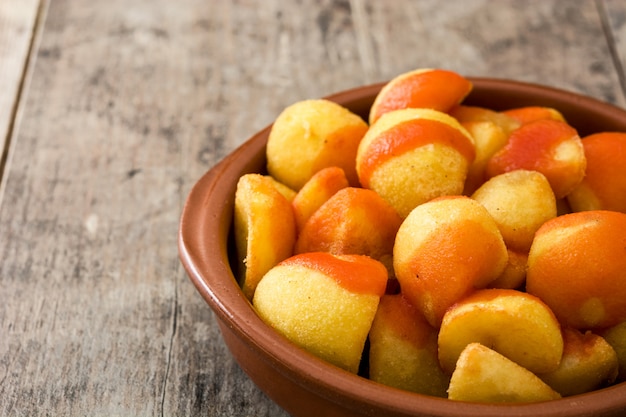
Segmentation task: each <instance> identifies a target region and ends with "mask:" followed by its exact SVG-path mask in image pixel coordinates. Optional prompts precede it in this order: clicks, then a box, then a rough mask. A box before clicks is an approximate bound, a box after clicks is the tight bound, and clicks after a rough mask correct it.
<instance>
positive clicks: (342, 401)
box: [179, 78, 626, 417]
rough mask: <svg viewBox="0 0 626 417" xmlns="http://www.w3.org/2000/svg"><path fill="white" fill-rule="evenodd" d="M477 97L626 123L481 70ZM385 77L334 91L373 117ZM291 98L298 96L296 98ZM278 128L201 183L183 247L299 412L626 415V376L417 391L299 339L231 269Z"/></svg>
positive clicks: (234, 343) (254, 363)
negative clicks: (242, 192) (517, 392)
mask: <svg viewBox="0 0 626 417" xmlns="http://www.w3.org/2000/svg"><path fill="white" fill-rule="evenodd" d="M472 81H473V83H474V90H473V92H472V93H471V95H470V96H469V97H468V98H467V99H466V103H467V104H471V105H478V106H484V107H488V108H492V109H496V110H501V109H506V108H512V107H519V106H525V105H544V106H550V107H554V108H557V109H559V110H560V111H561V112H562V113H563V114H564V116H565V117H566V119H567V120H568V121H569V122H570V123H571V124H572V125H573V126H574V127H576V128H577V129H578V130H579V132H580V134H581V136H583V135H586V134H589V133H592V132H597V131H611V130H613V131H626V111H624V110H622V109H619V108H616V107H614V106H611V105H608V104H606V103H602V102H599V101H597V100H594V99H591V98H588V97H583V96H580V95H577V94H572V93H569V92H565V91H561V90H556V89H552V88H546V87H542V86H538V85H530V84H525V83H519V82H512V81H505V80H498V79H482V78H473V79H472ZM381 86H382V84H378V85H371V86H366V87H362V88H357V89H353V90H349V91H345V92H342V93H338V94H335V95H332V96H330V97H328V98H329V99H330V100H333V101H336V102H337V103H339V104H342V105H344V106H346V107H347V108H349V109H351V110H352V111H354V112H356V113H358V114H360V115H361V116H362V117H363V118H364V119H365V120H367V114H368V111H369V107H370V105H371V104H372V102H373V100H374V97H375V95H376V94H377V92H378V91H379V90H380V88H381ZM287 104H289V103H287ZM269 130H270V128H269V127H267V128H265V129H263V130H262V131H260V132H259V133H257V134H256V135H254V136H253V137H252V138H251V139H249V140H248V141H247V142H246V143H244V144H243V145H242V146H241V147H239V148H238V149H237V150H235V151H234V152H233V153H231V154H230V155H228V156H227V157H226V158H225V159H224V160H223V161H222V162H220V163H219V164H217V165H216V166H215V167H213V168H212V169H211V170H210V171H209V172H207V174H206V175H204V176H203V177H202V178H201V179H200V180H199V181H198V183H197V184H196V185H195V186H194V188H193V189H192V190H191V193H190V194H189V197H188V199H187V202H186V205H185V207H184V209H183V213H182V218H181V224H180V234H179V251H180V257H181V260H182V263H183V265H184V267H185V269H186V270H187V272H188V274H189V276H190V278H191V280H192V281H193V283H194V284H195V286H196V288H197V289H198V291H199V292H200V294H201V295H202V297H203V298H204V299H205V300H206V302H207V303H208V304H209V306H210V307H211V308H212V309H213V311H214V312H215V315H216V317H217V320H218V323H219V326H220V329H221V332H222V336H223V338H224V340H225V342H226V344H227V345H228V348H229V349H230V351H231V353H232V355H233V356H234V357H235V359H236V360H237V361H238V362H239V364H240V365H241V367H242V368H243V370H244V371H245V372H246V373H247V374H248V375H249V376H250V378H251V379H252V380H253V381H254V382H255V383H256V384H257V385H258V386H259V387H260V388H261V389H262V390H263V391H265V392H266V393H267V395H268V396H269V397H270V398H272V399H273V400H274V401H276V403H278V404H279V405H280V406H281V407H283V408H284V409H285V410H286V411H287V412H289V413H290V414H292V415H293V416H315V417H319V416H325V417H329V416H446V417H452V416H454V417H472V416H475V417H490V416H498V417H500V416H517V417H522V416H525V417H537V416H553V417H556V416H559V417H565V416H616V417H617V416H624V415H626V383H622V384H619V385H615V386H612V387H610V388H606V389H602V390H598V391H595V392H592V393H587V394H583V395H578V396H573V397H569V398H564V399H560V400H555V401H549V402H543V403H535V404H526V405H512V404H509V405H498V404H472V403H463V402H455V401H450V400H446V399H440V398H434V397H429V396H424V395H418V394H413V393H408V392H405V391H401V390H397V389H394V388H390V387H386V386H383V385H380V384H377V383H375V382H372V381H369V380H367V379H365V378H362V377H359V376H357V375H353V374H350V373H348V372H346V371H343V370H341V369H339V368H336V367H334V366H332V365H330V364H328V363H326V362H323V361H322V360H319V359H318V358H316V357H314V356H312V355H310V354H308V353H307V352H305V351H303V350H301V349H299V348H297V347H295V346H294V345H292V344H291V343H290V342H288V341H287V340H286V339H284V338H283V337H282V336H280V335H279V334H278V333H276V332H275V331H274V330H272V329H271V328H270V327H268V326H267V325H265V324H264V323H263V322H262V321H261V320H260V319H259V317H258V316H257V315H256V314H255V312H254V310H253V308H252V306H251V305H250V303H249V302H248V301H247V300H246V298H245V297H244V296H243V294H242V292H241V291H240V289H239V286H238V285H237V282H236V281H235V278H234V276H233V272H232V269H231V263H230V262H231V261H232V246H231V244H232V243H231V241H230V239H231V238H230V231H231V219H232V211H233V200H234V194H235V187H236V184H237V180H238V178H239V177H240V176H241V175H242V174H245V173H250V172H264V166H265V144H266V141H267V137H268V133H269Z"/></svg>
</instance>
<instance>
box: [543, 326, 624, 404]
mask: <svg viewBox="0 0 626 417" xmlns="http://www.w3.org/2000/svg"><path fill="white" fill-rule="evenodd" d="M563 340H564V342H565V345H564V349H563V358H562V359H561V364H560V365H559V367H558V368H557V369H556V370H555V371H553V372H549V373H545V374H539V375H538V376H539V378H541V379H542V380H543V382H545V383H546V384H548V385H550V386H551V387H552V389H554V390H555V391H557V392H558V393H559V394H561V395H562V396H564V397H566V396H570V395H576V394H582V393H585V392H589V391H592V390H594V389H597V388H601V387H603V386H606V385H608V384H611V383H613V382H614V381H615V378H616V377H617V372H618V362H617V354H616V353H615V350H613V348H612V347H611V345H610V344H608V343H607V341H606V340H604V339H603V338H602V337H600V336H598V335H597V334H594V333H591V332H585V333H581V332H580V331H578V330H574V329H564V330H563Z"/></svg>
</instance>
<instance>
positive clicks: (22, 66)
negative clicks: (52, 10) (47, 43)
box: [0, 0, 40, 179]
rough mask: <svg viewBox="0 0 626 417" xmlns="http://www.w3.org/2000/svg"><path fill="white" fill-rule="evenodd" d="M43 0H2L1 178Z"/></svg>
mask: <svg viewBox="0 0 626 417" xmlns="http://www.w3.org/2000/svg"><path fill="white" fill-rule="evenodd" d="M39 3H40V2H39V0H24V1H22V0H8V1H3V2H0V179H2V172H3V169H4V162H5V160H6V157H7V152H8V144H9V135H10V134H11V130H12V126H13V120H14V116H15V113H16V107H17V102H18V98H19V93H20V89H21V86H22V81H23V78H24V74H25V72H26V65H27V62H28V57H29V54H30V47H31V42H32V40H33V37H34V32H35V25H36V22H37V15H38V13H39Z"/></svg>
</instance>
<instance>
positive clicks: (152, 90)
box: [0, 0, 626, 416]
mask: <svg viewBox="0 0 626 417" xmlns="http://www.w3.org/2000/svg"><path fill="white" fill-rule="evenodd" d="M420 67H441V68H447V69H451V70H455V71H458V72H460V73H462V74H464V75H470V76H494V77H502V78H514V79H518V80H523V81H530V82H537V83H541V84H548V85H552V86H556V87H560V88H563V89H567V90H572V91H576V92H580V93H584V94H587V95H590V96H593V97H596V98H598V99H601V100H605V101H608V102H611V103H614V104H616V105H618V106H621V107H624V106H626V96H625V90H626V72H625V68H626V3H625V2H624V1H623V0H596V1H592V0H580V1H571V0H555V1H551V0H531V1H518V0H499V1H487V0H472V1H467V0H456V1H452V0H448V1H445V2H443V1H441V2H440V1H437V0H428V1H427V0H421V1H408V0H398V1H395V0H394V1H376V0H371V1H365V0H352V1H348V0H344V1H340V0H335V1H330V0H329V1H313V0H304V1H301V2H279V1H275V0H238V1H218V0H208V1H207V0H181V1H169V0H135V1H132V2H129V1H125V0H107V1H99V2H95V1H94V2H92V1H83V0H28V1H26V0H1V1H0V148H1V149H2V150H3V152H2V164H1V170H0V174H1V175H2V182H1V186H0V415H11V416H35V415H51V416H52V415H55V416H56V415H76V416H84V415H89V416H118V415H119V416H141V415H165V416H170V415H207V414H208V415H211V416H279V415H284V412H283V411H281V409H280V408H279V407H278V406H276V405H275V404H274V403H273V402H272V401H270V400H269V399H268V398H267V397H265V395H264V394H263V393H262V392H260V391H259V390H258V389H257V388H256V387H255V385H254V384H253V383H252V382H251V381H250V380H249V379H248V378H247V377H246V375H245V374H244V373H243V372H242V371H241V370H240V369H239V368H238V366H237V364H236V363H235V362H234V361H233V360H232V358H231V357H230V355H229V353H228V351H227V350H226V348H225V346H224V344H223V342H222V340H221V338H220V336H219V333H218V330H217V328H216V325H215V321H214V318H213V315H212V312H211V311H210V310H209V308H208V306H207V305H206V304H205V303H204V301H203V300H202V299H201V298H200V296H199V295H198V294H197V293H196V290H195V289H194V287H193V286H192V284H191V283H190V281H189V280H188V278H187V277H186V275H185V273H184V271H183V268H182V267H181V265H180V263H179V260H178V255H177V229H178V221H179V215H180V211H181V207H182V205H183V203H184V200H185V198H186V196H187V193H188V192H189V190H190V188H191V186H192V185H193V184H194V182H195V181H196V180H197V179H198V178H199V177H200V176H201V175H202V174H203V173H204V172H205V171H206V170H207V169H209V168H210V167H211V166H212V165H213V164H215V163H216V162H217V161H218V160H220V159H221V158H222V157H223V156H225V155H226V154H227V153H228V152H230V151H231V150H233V149H234V148H235V147H236V146H238V145H239V144H240V143H242V142H243V141H244V140H245V139H247V138H248V137H249V136H251V135H252V134H253V133H254V132H255V131H257V130H259V129H260V128H262V127H263V126H265V125H267V124H268V123H270V122H271V121H272V119H273V118H274V117H275V116H276V115H277V114H278V113H279V112H280V111H281V110H282V108H284V107H285V106H287V105H289V104H291V103H292V102H294V101H296V100H300V99H305V98H316V97H320V96H324V95H326V94H329V93H332V92H336V91H339V90H343V89H348V88H351V87H354V86H358V85H361V84H368V83H373V82H378V81H382V80H387V79H389V78H391V77H393V76H395V75H398V74H399V73H402V72H404V71H408V70H411V69H415V68H420Z"/></svg>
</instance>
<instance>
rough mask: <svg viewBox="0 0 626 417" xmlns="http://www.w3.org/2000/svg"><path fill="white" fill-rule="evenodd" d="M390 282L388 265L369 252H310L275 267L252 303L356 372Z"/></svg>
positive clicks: (315, 350)
mask: <svg viewBox="0 0 626 417" xmlns="http://www.w3.org/2000/svg"><path fill="white" fill-rule="evenodd" d="M386 283H387V269H386V268H385V267H384V265H382V264H381V263H379V262H378V261H375V260H373V259H371V258H368V257H366V256H361V255H341V256H335V255H332V254H330V253H326V252H317V253H306V254H302V255H295V256H292V257H291V258H288V259H286V260H284V261H283V262H281V263H280V264H278V265H276V266H275V267H274V268H272V269H271V270H270V271H269V272H268V273H267V274H266V275H265V276H264V277H263V279H262V280H261V282H260V283H259V285H258V286H257V289H256V292H255V293H254V298H253V305H254V308H255V309H256V311H257V313H258V314H259V316H260V317H261V319H263V320H264V321H265V322H266V323H267V324H269V325H270V326H272V327H273V328H274V329H276V331H278V332H279V333H281V334H282V335H284V336H285V337H287V338H288V339H289V340H291V341H292V342H294V343H295V344H296V345H298V346H300V347H302V348H303V349H305V350H307V351H309V352H311V353H312V354H314V355H316V356H318V357H319V358H321V359H324V360H326V361H327V362H330V363H332V364H334V365H336V366H339V367H341V368H343V369H345V370H347V371H350V372H354V373H356V372H357V371H358V368H359V363H360V361H361V355H362V353H363V348H364V346H365V341H366V339H367V334H368V332H369V330H370V328H371V325H372V320H374V316H375V314H376V310H377V308H378V303H379V300H380V297H381V296H382V295H383V294H384V292H385V287H386Z"/></svg>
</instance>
